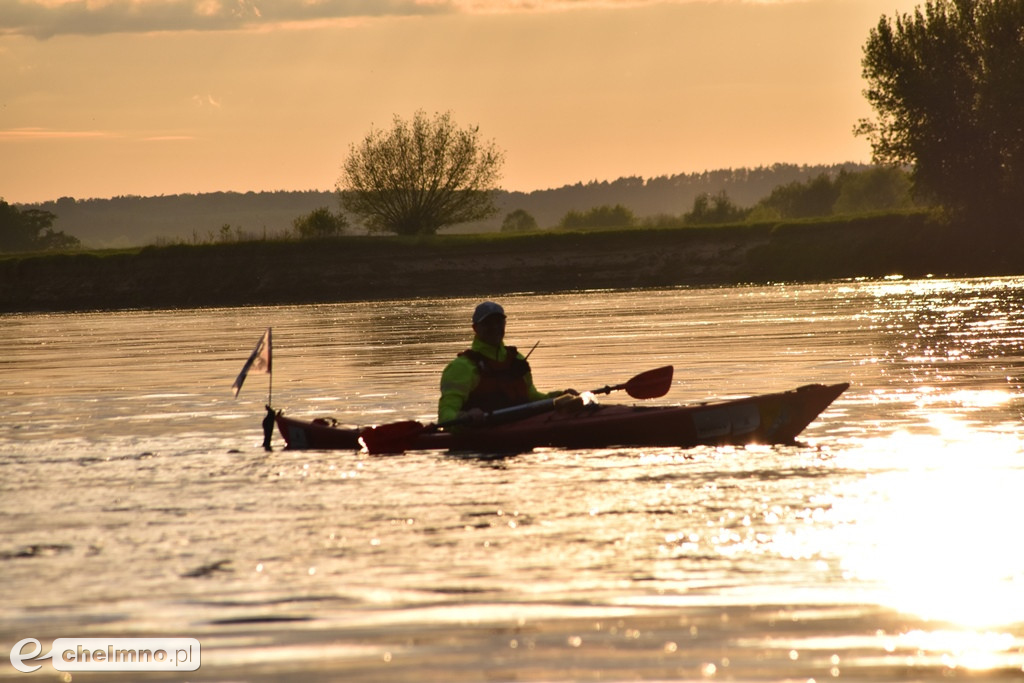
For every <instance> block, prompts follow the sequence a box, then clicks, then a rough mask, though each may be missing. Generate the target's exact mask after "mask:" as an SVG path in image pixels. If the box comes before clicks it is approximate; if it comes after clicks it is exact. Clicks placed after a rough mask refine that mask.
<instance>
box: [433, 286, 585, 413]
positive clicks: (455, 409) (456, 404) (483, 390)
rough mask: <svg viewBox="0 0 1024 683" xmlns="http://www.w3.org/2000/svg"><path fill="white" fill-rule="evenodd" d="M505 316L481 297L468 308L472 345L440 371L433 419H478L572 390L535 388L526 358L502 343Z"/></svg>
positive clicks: (499, 309)
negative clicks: (471, 310)
mask: <svg viewBox="0 0 1024 683" xmlns="http://www.w3.org/2000/svg"><path fill="white" fill-rule="evenodd" d="M505 320H506V318H505V309H504V308H502V307H501V305H500V304H496V303H495V302H493V301H484V302H483V303H481V304H480V305H479V306H477V307H476V309H475V310H474V311H473V332H474V337H473V343H472V345H471V346H470V348H469V349H467V350H465V351H463V352H462V353H460V354H459V355H458V356H457V357H456V358H455V359H454V360H453V361H451V362H450V363H448V366H447V367H445V369H444V372H443V373H441V398H440V400H439V401H438V402H437V421H438V422H448V421H449V420H453V419H455V418H457V417H462V416H466V417H469V418H470V420H471V421H474V420H480V419H483V417H484V415H486V413H487V412H489V411H492V410H498V409H499V408H509V407H512V406H517V405H521V404H523V403H529V402H531V401H539V400H542V399H545V398H554V397H556V396H561V395H562V394H565V393H569V394H573V395H576V394H577V393H578V392H576V391H575V390H573V389H566V390H565V391H553V392H550V393H544V392H541V391H538V390H537V387H535V386H534V385H533V375H532V374H531V373H530V364H529V363H528V362H527V361H526V358H525V357H524V356H523V354H521V353H519V352H518V351H517V350H516V347H514V346H505V343H504V339H505Z"/></svg>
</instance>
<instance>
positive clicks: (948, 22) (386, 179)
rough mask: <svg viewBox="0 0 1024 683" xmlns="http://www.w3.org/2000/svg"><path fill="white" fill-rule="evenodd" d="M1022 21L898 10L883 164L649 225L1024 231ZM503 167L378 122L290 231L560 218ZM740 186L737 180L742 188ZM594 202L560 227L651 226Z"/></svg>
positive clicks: (17, 215) (820, 176)
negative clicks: (903, 216)
mask: <svg viewBox="0 0 1024 683" xmlns="http://www.w3.org/2000/svg"><path fill="white" fill-rule="evenodd" d="M1021 26H1024V0H927V1H926V2H925V3H924V4H923V5H922V6H919V7H918V8H916V9H915V11H914V12H911V13H905V14H902V13H897V14H895V15H893V16H891V17H890V16H885V15H883V16H882V17H881V19H880V20H879V22H878V24H877V26H876V27H874V28H873V29H872V30H871V31H870V33H869V35H868V38H867V41H866V43H865V45H864V55H863V58H862V61H861V65H862V68H863V76H864V79H865V81H866V83H867V89H866V90H865V92H864V95H865V97H866V98H867V100H868V102H869V104H870V105H871V107H872V108H873V110H874V112H875V116H874V118H866V119H864V120H862V121H860V122H859V123H857V125H856V126H855V128H854V133H855V134H857V135H861V136H864V137H866V138H867V140H868V142H869V143H870V145H871V149H872V155H873V162H874V164H875V166H874V167H873V168H870V169H865V168H861V169H847V168H838V169H837V170H836V172H822V173H817V174H815V175H814V176H812V177H807V178H800V179H795V180H790V181H789V182H786V183H781V184H776V185H775V186H774V187H772V188H770V189H769V190H768V191H767V193H766V194H761V195H759V196H758V197H756V198H754V199H753V201H750V198H749V197H745V198H738V195H735V194H732V195H731V194H730V192H731V191H732V190H733V189H734V188H732V187H721V188H719V189H717V190H715V191H702V192H698V193H696V194H695V195H694V196H692V197H690V200H691V201H692V206H691V207H690V208H689V210H686V211H684V212H682V213H681V214H680V213H678V211H679V208H678V206H677V207H676V208H674V209H670V210H669V211H667V212H666V211H660V212H654V213H653V214H650V213H649V214H647V215H645V217H644V218H643V221H644V222H645V223H647V224H663V225H670V224H681V225H708V224H715V223H729V222H738V221H765V220H776V219H783V218H803V217H811V216H828V215H835V214H842V213H853V212H864V211H891V210H900V209H905V208H908V207H912V206H922V205H923V206H935V207H939V208H940V209H941V210H943V211H944V212H946V215H947V216H948V217H949V218H950V220H951V221H953V222H954V223H955V224H957V225H960V226H967V227H969V228H971V229H974V230H978V231H988V232H999V231H1005V230H1011V229H1012V230H1016V229H1019V228H1020V226H1021V223H1022V220H1024V219H1022V216H1024V127H1022V126H1021V123H1020V121H1021V111H1022V110H1024V40H1022V38H1021ZM503 160H504V158H503V153H502V152H501V151H500V150H499V149H498V147H497V145H496V144H495V143H494V141H491V140H485V139H483V138H482V137H481V135H480V131H479V128H478V127H476V126H460V125H458V124H457V123H456V122H455V121H454V120H453V117H452V116H451V114H450V113H448V112H445V113H441V114H435V115H433V116H432V117H431V116H428V115H427V114H426V113H425V112H423V111H418V112H416V113H415V114H414V115H413V116H412V118H411V119H409V120H404V119H402V118H401V117H398V116H396V117H395V119H394V121H393V125H392V127H391V128H390V129H382V130H371V131H370V132H369V133H368V134H367V135H366V137H365V138H364V139H363V140H361V141H360V142H358V143H354V144H352V145H351V146H350V148H349V154H348V158H347V159H346V160H345V162H344V165H343V167H342V168H343V172H342V176H341V178H339V180H338V182H337V185H336V188H335V189H336V196H337V198H338V203H339V205H340V208H341V210H340V211H332V210H331V209H330V207H329V206H328V205H327V204H325V203H317V204H315V205H313V206H309V207H308V208H306V209H305V210H304V211H303V212H299V213H293V214H291V216H292V218H291V225H290V226H289V228H288V230H289V231H291V232H292V233H293V234H296V235H299V236H304V237H323V236H329V235H332V234H339V233H343V232H346V231H349V230H353V229H355V230H367V231H370V232H388V233H395V234H404V235H429V234H435V233H437V232H438V231H441V230H444V229H449V228H451V226H454V225H458V224H467V223H468V224H471V225H476V226H477V227H479V226H480V225H485V224H489V225H495V222H497V223H498V225H500V228H501V229H505V230H529V229H536V227H537V226H541V225H550V224H551V223H550V216H542V217H538V215H535V213H534V212H533V211H531V210H530V209H529V207H528V206H527V204H528V203H529V202H527V201H526V200H527V199H534V195H538V197H540V198H543V197H544V196H545V195H546V194H547V193H546V192H545V193H539V194H538V193H531V194H530V195H529V196H528V197H526V196H522V195H521V193H501V191H500V190H499V187H498V183H499V180H500V170H501V165H502V163H503ZM773 170H774V169H773ZM855 170H859V171H860V172H854V171H855ZM758 173H761V174H762V175H764V173H763V170H762V169H757V170H755V171H754V172H753V175H757V174H758ZM678 179H679V177H678V176H677V177H675V179H652V180H648V181H645V180H643V179H641V178H635V177H632V178H622V179H619V180H618V181H615V182H614V183H612V184H610V185H608V186H607V187H603V186H602V187H598V188H595V187H594V185H595V184H593V183H592V184H588V185H587V186H583V185H582V184H580V185H578V186H575V187H567V188H561V189H560V190H555V191H551V192H554V193H556V194H558V195H559V197H560V199H562V200H563V201H564V199H565V197H566V196H569V195H572V194H577V195H579V196H581V197H582V196H584V195H585V194H587V193H588V191H589V192H590V194H591V195H593V190H595V189H596V190H597V191H598V192H612V191H614V192H616V193H623V194H630V193H635V194H639V193H648V192H650V191H651V190H652V189H653V188H657V187H660V186H662V185H666V184H669V185H670V184H671V183H672V182H673V180H678ZM741 187H742V185H741V184H739V183H737V185H736V187H735V189H736V190H737V191H738V190H739V189H740V188H741ZM552 196H554V195H552ZM606 197H607V195H606ZM679 197H680V193H676V200H677V201H678V199H679ZM61 201H63V200H61ZM502 202H504V203H502ZM59 204H60V201H59V202H58V205H59ZM510 204H511V205H510ZM581 205H584V204H581V203H578V204H576V205H575V206H571V207H569V209H568V210H567V211H565V210H564V205H563V211H564V212H563V213H562V215H561V218H560V219H558V220H559V222H558V225H559V226H560V227H563V228H575V227H584V224H586V227H616V226H621V225H635V224H636V223H637V218H636V215H634V213H633V212H634V211H635V210H636V205H635V204H633V203H631V202H629V201H615V202H614V203H612V202H602V203H600V204H598V203H594V202H592V203H590V206H591V207H593V208H590V209H581V208H579V207H580V206H581ZM627 207H630V208H627ZM32 212H35V213H32ZM8 213H9V214H10V216H9V217H7V218H5V221H6V222H5V223H3V224H0V229H2V230H4V231H5V232H4V233H3V234H2V235H0V248H8V249H9V248H11V247H4V246H3V245H11V244H13V245H19V246H16V247H15V248H19V249H24V248H47V247H45V246H40V245H45V244H56V243H60V242H61V240H62V239H65V238H66V237H67V236H64V235H63V233H56V232H54V231H53V230H52V227H51V226H52V222H53V219H54V218H55V215H56V214H53V213H51V212H49V211H48V210H47V209H46V208H44V207H40V208H35V209H31V208H30V209H17V208H15V209H14V213H10V212H8ZM502 214H504V218H501V215H502ZM296 215H298V217H297V218H295V216H296ZM488 222H490V223H488ZM495 229H497V227H496V228H495ZM265 233H266V228H264V234H265ZM28 234H33V235H34V236H33V237H25V235H28ZM235 234H242V231H241V230H240V229H233V227H232V225H231V224H230V223H225V224H223V225H222V226H221V227H220V232H219V235H220V236H221V237H222V238H227V237H231V236H232V235H235ZM210 235H211V237H213V236H214V233H213V232H212V231H211V232H210ZM72 239H73V238H72ZM26 240H28V241H26ZM26 245H28V246H26Z"/></svg>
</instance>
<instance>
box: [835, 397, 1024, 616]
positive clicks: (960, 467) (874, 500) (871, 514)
mask: <svg viewBox="0 0 1024 683" xmlns="http://www.w3.org/2000/svg"><path fill="white" fill-rule="evenodd" d="M929 422H930V425H931V427H932V428H933V429H934V433H932V434H911V433H907V432H898V433H894V434H893V435H892V436H890V437H889V438H887V439H885V440H884V443H879V440H877V439H873V440H871V442H870V446H869V448H870V451H863V452H858V451H857V450H851V451H849V452H847V453H845V454H844V455H843V456H842V460H843V461H844V462H846V463H850V464H852V463H854V462H856V463H857V466H858V467H862V468H865V467H866V468H868V469H869V471H870V470H871V469H873V468H874V467H877V468H878V470H876V471H875V473H869V474H868V475H867V476H866V477H864V478H863V479H861V480H860V481H857V482H855V483H852V484H850V485H848V486H847V487H845V488H844V489H843V490H842V491H840V492H839V493H838V494H837V495H836V496H835V499H834V500H833V501H832V505H831V511H830V517H831V520H832V522H833V526H832V527H831V528H830V529H828V528H827V527H825V529H827V530H824V531H823V533H825V534H826V535H828V536H830V538H829V539H817V540H818V541H819V542H822V541H823V545H822V546H820V548H821V549H822V550H823V551H824V552H825V554H827V555H831V556H833V557H835V558H836V559H837V560H838V563H839V567H840V569H841V571H842V572H843V576H844V577H847V578H851V579H854V580H857V581H859V582H863V583H865V584H866V585H867V586H869V587H870V590H871V591H872V592H873V593H874V594H875V599H877V600H878V602H879V603H880V604H884V605H888V606H891V607H893V608H896V609H899V610H902V611H905V612H909V613H913V614H916V615H919V616H921V617H923V618H926V619H936V620H942V621H948V622H952V623H954V624H959V625H963V626H968V627H987V626H999V625H1004V624H1011V623H1015V622H1018V621H1020V619H1021V616H1022V615H1024V544H1021V543H1020V536H1019V533H1018V527H1017V522H1018V520H1017V518H1018V513H1019V504H1018V502H1017V501H1018V500H1019V496H1020V491H1021V490H1022V489H1024V471H1022V470H1021V469H1020V468H1019V463H1020V457H1021V444H1020V437H1019V435H1018V434H1014V433H998V432H995V433H993V432H981V431H976V430H972V429H971V427H970V425H969V424H967V423H965V422H964V421H962V420H960V419H959V418H958V417H957V416H955V415H951V414H935V415H932V416H930V419H929ZM895 463H899V464H900V468H899V469H894V468H893V465H894V464H895ZM882 468H885V470H884V471H883V470H882Z"/></svg>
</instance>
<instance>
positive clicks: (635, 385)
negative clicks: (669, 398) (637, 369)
mask: <svg viewBox="0 0 1024 683" xmlns="http://www.w3.org/2000/svg"><path fill="white" fill-rule="evenodd" d="M672 372H673V368H672V366H671V365H666V366H665V367H661V368H655V369H654V370H648V371H646V372H641V373H640V374H639V375H637V376H636V377H634V378H633V379H631V380H629V381H628V382H626V383H625V384H624V385H622V388H623V389H625V390H626V393H627V394H629V395H630V396H632V397H633V398H661V397H662V396H664V395H665V394H667V393H668V390H669V389H670V388H672Z"/></svg>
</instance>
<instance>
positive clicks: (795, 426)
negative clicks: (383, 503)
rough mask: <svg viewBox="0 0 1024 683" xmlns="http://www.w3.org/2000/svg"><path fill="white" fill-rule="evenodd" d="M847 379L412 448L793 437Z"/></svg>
mask: <svg viewBox="0 0 1024 683" xmlns="http://www.w3.org/2000/svg"><path fill="white" fill-rule="evenodd" d="M848 387H849V384H848V383H845V382H844V383H841V384H831V385H823V384H809V385H806V386H802V387H799V388H797V389H793V390H790V391H783V392H778V393H772V394H761V395H757V396H749V397H745V398H738V399H731V400H721V401H710V402H704V403H697V404H691V405H680V406H632V405H618V404H610V405H599V404H594V405H590V406H586V407H583V408H581V409H579V410H577V411H573V412H561V411H554V412H546V413H543V414H541V415H534V416H531V417H526V418H523V419H521V420H516V421H514V422H509V423H507V424H499V425H491V426H484V427H478V428H462V429H459V430H456V431H453V432H440V431H431V430H425V431H424V433H422V434H420V435H419V436H418V437H416V439H415V441H414V442H413V443H412V445H411V448H412V449H413V450H437V449H443V450H469V451H479V452H485V453H495V452H510V451H527V450H530V449H532V448H537V447H555V448H607V447H613V446H669V447H671V446H675V447H681V448H692V447H694V446H702V445H708V446H725V445H745V444H791V443H793V442H794V441H795V440H796V437H797V436H798V435H799V434H800V433H801V432H802V431H803V430H804V429H805V428H806V427H807V425H809V424H810V423H811V422H813V421H814V419H815V418H817V417H818V415H820V414H821V412H822V411H824V410H825V409H826V408H828V406H829V405H830V404H831V403H832V402H833V401H834V400H835V399H836V398H838V397H839V395H840V394H842V393H843V392H844V391H845V390H846V389H847V388H848ZM276 421H277V426H278V431H279V432H280V433H281V436H282V437H283V438H284V440H285V442H286V443H287V444H288V448H290V449H316V450H326V449H343V450H358V449H360V448H361V447H362V444H361V443H360V442H359V434H360V433H361V431H362V430H361V429H360V428H356V427H341V426H338V425H337V424H336V423H334V422H333V421H332V420H322V419H321V420H313V421H308V422H307V421H303V420H296V419H293V418H290V417H286V416H284V415H283V414H281V413H280V412H279V413H277V415H276Z"/></svg>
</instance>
